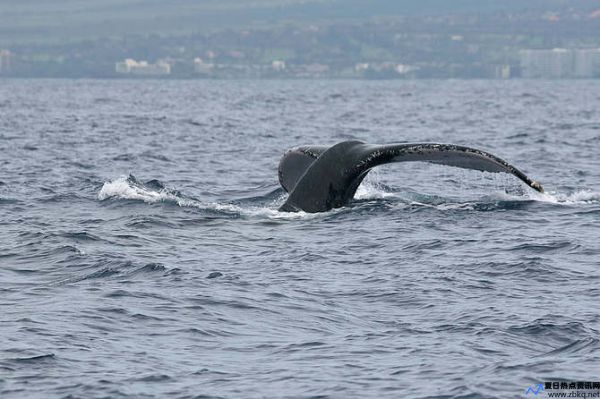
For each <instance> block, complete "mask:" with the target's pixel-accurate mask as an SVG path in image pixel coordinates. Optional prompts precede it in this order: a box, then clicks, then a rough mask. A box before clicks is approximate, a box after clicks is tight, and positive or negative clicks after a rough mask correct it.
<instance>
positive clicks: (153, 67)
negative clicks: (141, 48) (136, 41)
mask: <svg viewBox="0 0 600 399" xmlns="http://www.w3.org/2000/svg"><path fill="white" fill-rule="evenodd" d="M115 71H116V72H117V73H120V74H129V75H134V76H166V75H170V74H171V65H170V64H169V63H168V62H166V61H164V60H158V61H157V62H156V64H149V63H148V62H147V61H136V60H134V59H131V58H128V59H126V60H124V61H121V62H117V63H116V65H115Z"/></svg>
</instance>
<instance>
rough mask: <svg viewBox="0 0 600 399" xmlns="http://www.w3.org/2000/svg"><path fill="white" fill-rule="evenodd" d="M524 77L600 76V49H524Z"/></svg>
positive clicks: (522, 54)
mask: <svg viewBox="0 0 600 399" xmlns="http://www.w3.org/2000/svg"><path fill="white" fill-rule="evenodd" d="M520 56H521V71H522V72H521V74H522V76H523V77H524V78H533V79H535V78H542V79H561V78H593V77H599V76H600V49H563V48H556V49H553V50H523V51H521V54H520Z"/></svg>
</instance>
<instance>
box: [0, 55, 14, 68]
mask: <svg viewBox="0 0 600 399" xmlns="http://www.w3.org/2000/svg"><path fill="white" fill-rule="evenodd" d="M11 61H12V54H11V52H10V51H8V50H0V73H5V72H10V69H11V64H12V62H11Z"/></svg>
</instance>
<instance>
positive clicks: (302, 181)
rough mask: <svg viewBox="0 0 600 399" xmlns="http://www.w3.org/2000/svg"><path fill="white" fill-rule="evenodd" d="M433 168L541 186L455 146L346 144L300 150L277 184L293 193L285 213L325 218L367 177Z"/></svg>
mask: <svg viewBox="0 0 600 399" xmlns="http://www.w3.org/2000/svg"><path fill="white" fill-rule="evenodd" d="M415 161H420V162H430V163H434V164H440V165H448V166H454V167H458V168H465V169H474V170H479V171H483V172H492V173H508V174H511V175H514V176H516V177H517V178H519V179H520V180H521V181H523V182H524V183H525V184H527V185H528V186H529V187H531V188H532V189H534V190H536V191H538V192H542V193H543V192H544V189H543V188H542V186H541V185H540V184H539V183H538V182H536V181H535V180H532V179H530V178H529V177H527V176H526V175H525V174H524V173H523V172H521V171H520V170H519V169H517V168H515V167H514V166H512V165H510V164H509V163H508V162H506V161H504V160H502V159H500V158H498V157H497V156H495V155H492V154H490V153H488V152H485V151H483V150H479V149H476V148H471V147H464V146H459V145H454V144H436V143H416V144H415V143H413V144H410V143H408V144H407V143H401V144H387V145H373V144H366V143H363V142H361V141H344V142H341V143H338V144H335V145H333V146H331V147H327V146H302V147H297V148H294V149H291V150H289V151H287V152H286V153H285V154H284V155H283V157H282V158H281V161H280V162H279V168H278V174H279V183H280V184H281V186H282V187H283V189H284V190H285V191H287V192H288V193H289V197H288V198H287V200H286V202H285V203H284V204H283V205H282V206H281V208H280V209H279V210H280V211H283V212H298V211H304V212H309V213H315V212H325V211H328V210H331V209H333V208H339V207H342V206H344V205H346V204H347V203H348V202H349V201H350V200H351V199H352V198H353V197H354V194H355V192H356V189H357V188H358V186H359V185H360V183H361V182H362V181H363V179H364V178H365V176H366V175H367V174H368V173H369V171H370V170H371V169H372V168H374V167H376V166H378V165H383V164H387V163H392V162H415Z"/></svg>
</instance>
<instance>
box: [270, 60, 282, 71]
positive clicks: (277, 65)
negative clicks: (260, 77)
mask: <svg viewBox="0 0 600 399" xmlns="http://www.w3.org/2000/svg"><path fill="white" fill-rule="evenodd" d="M271 68H273V70H274V71H277V72H281V71H283V70H285V61H279V60H275V61H273V62H272V63H271Z"/></svg>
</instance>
